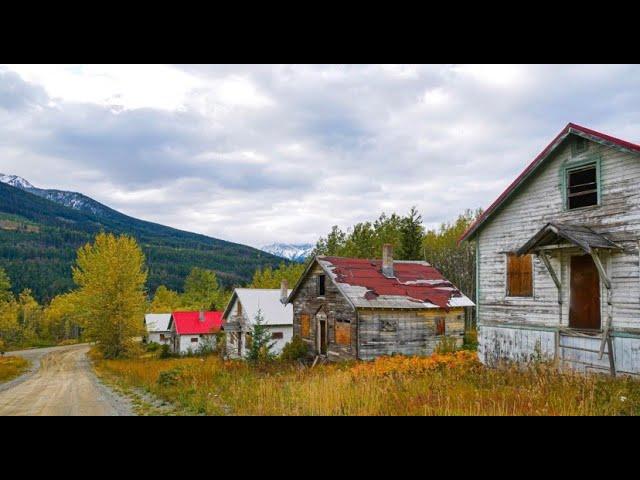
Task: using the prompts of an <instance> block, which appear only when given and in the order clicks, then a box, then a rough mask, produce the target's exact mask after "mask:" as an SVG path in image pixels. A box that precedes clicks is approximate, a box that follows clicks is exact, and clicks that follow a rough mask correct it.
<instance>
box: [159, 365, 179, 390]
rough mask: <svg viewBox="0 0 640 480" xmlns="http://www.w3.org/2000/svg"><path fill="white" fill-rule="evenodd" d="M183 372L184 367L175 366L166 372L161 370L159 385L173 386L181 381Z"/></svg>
mask: <svg viewBox="0 0 640 480" xmlns="http://www.w3.org/2000/svg"><path fill="white" fill-rule="evenodd" d="M181 374H182V369H180V368H173V369H171V370H167V371H166V372H160V375H159V376H158V385H160V386H161V387H173V386H175V385H177V384H178V382H179V381H180V375H181Z"/></svg>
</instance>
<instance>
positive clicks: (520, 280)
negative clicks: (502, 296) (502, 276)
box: [507, 253, 533, 297]
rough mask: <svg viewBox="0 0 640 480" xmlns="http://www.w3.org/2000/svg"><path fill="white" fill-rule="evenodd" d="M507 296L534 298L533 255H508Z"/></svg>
mask: <svg viewBox="0 0 640 480" xmlns="http://www.w3.org/2000/svg"><path fill="white" fill-rule="evenodd" d="M507 295H508V296H510V297H531V296H533V259H532V257H531V255H522V256H519V255H516V254H514V253H510V254H508V255H507Z"/></svg>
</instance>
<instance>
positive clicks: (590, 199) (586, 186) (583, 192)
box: [567, 165, 598, 210]
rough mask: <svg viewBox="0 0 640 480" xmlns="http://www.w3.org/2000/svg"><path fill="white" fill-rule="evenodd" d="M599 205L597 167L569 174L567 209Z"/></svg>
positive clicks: (572, 171) (581, 169)
mask: <svg viewBox="0 0 640 480" xmlns="http://www.w3.org/2000/svg"><path fill="white" fill-rule="evenodd" d="M597 204H598V177H597V172H596V166H595V165H591V166H589V167H585V168H580V169H576V170H570V171H569V172H567V207H568V208H569V210H571V209H573V208H581V207H588V206H590V205H597Z"/></svg>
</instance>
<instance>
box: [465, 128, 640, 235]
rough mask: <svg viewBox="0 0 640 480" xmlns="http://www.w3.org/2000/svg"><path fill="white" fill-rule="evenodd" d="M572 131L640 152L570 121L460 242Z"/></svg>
mask: <svg viewBox="0 0 640 480" xmlns="http://www.w3.org/2000/svg"><path fill="white" fill-rule="evenodd" d="M572 132H578V133H583V134H585V135H587V136H590V137H593V138H595V139H599V140H601V141H603V142H605V143H611V144H613V145H616V146H618V147H621V148H624V149H627V150H631V151H634V152H639V153H640V145H636V144H635V143H631V142H627V141H626V140H621V139H619V138H616V137H612V136H611V135H607V134H605V133H601V132H597V131H595V130H591V129H590V128H586V127H583V126H581V125H576V124H575V123H568V124H567V126H566V127H564V129H563V130H562V131H561V132H560V133H559V134H558V135H557V136H556V137H555V138H554V139H553V140H552V141H551V143H550V144H549V145H547V146H546V147H545V149H544V150H542V152H540V153H539V154H538V156H537V157H536V158H534V159H533V161H532V162H531V163H530V164H529V165H528V166H527V168H525V169H524V170H523V172H522V173H521V174H520V175H518V177H517V178H516V179H515V180H514V181H513V182H512V183H511V185H509V186H508V187H507V189H506V190H505V191H504V192H502V193H501V194H500V196H499V197H498V198H497V199H496V200H495V201H494V202H493V203H492V204H491V205H490V206H489V208H487V209H486V210H485V211H484V213H483V214H482V215H481V216H480V217H478V219H477V220H476V221H475V222H474V223H473V224H472V225H471V226H470V227H469V228H468V229H467V230H466V231H465V232H464V233H463V234H462V236H461V237H460V239H459V240H458V242H462V241H464V240H467V239H468V238H469V237H470V236H471V235H472V234H473V233H475V231H476V230H477V229H478V228H479V227H480V225H482V224H483V223H484V222H485V221H486V220H487V219H488V218H489V216H490V215H491V214H492V213H493V212H494V211H495V210H496V209H497V208H498V207H499V206H500V205H502V203H503V202H504V201H505V200H506V199H507V198H508V197H509V196H510V195H511V194H512V193H513V192H514V191H515V190H516V189H517V188H518V186H520V184H521V183H522V182H523V181H524V179H525V178H526V177H527V176H528V175H529V174H530V173H531V172H532V171H533V170H534V169H535V168H536V167H538V166H539V165H540V164H541V163H542V162H543V161H544V160H545V159H546V158H547V157H548V156H549V154H550V153H551V152H552V151H553V150H555V149H556V147H557V146H558V145H560V143H562V140H564V138H565V137H566V136H567V135H569V134H570V133H572Z"/></svg>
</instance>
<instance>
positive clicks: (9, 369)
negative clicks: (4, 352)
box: [0, 356, 30, 383]
mask: <svg viewBox="0 0 640 480" xmlns="http://www.w3.org/2000/svg"><path fill="white" fill-rule="evenodd" d="M29 365H30V363H29V361H28V360H25V359H24V358H20V357H11V356H6V357H5V356H2V357H0V383H4V382H8V381H9V380H12V379H14V378H15V377H18V376H20V375H22V374H23V373H25V372H26V371H27V370H28V369H29Z"/></svg>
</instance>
